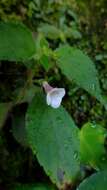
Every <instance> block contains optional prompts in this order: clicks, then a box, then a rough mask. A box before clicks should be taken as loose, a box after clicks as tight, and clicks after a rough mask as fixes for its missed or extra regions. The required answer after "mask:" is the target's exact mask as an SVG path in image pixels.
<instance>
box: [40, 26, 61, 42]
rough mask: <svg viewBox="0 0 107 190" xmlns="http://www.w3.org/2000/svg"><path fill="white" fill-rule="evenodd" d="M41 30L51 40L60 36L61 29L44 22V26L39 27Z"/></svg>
mask: <svg viewBox="0 0 107 190" xmlns="http://www.w3.org/2000/svg"><path fill="white" fill-rule="evenodd" d="M39 32H41V33H43V34H44V35H45V37H47V38H49V39H51V40H53V39H54V40H56V39H58V38H60V34H61V31H60V30H59V29H58V28H57V27H55V26H53V25H51V24H43V25H42V26H40V27H39Z"/></svg>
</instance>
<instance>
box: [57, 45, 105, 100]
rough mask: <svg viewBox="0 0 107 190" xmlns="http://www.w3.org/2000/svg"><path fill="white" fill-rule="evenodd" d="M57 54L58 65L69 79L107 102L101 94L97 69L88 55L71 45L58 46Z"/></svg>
mask: <svg viewBox="0 0 107 190" xmlns="http://www.w3.org/2000/svg"><path fill="white" fill-rule="evenodd" d="M56 55H57V65H58V66H59V68H60V69H61V70H62V72H63V74H65V75H66V77H67V78H68V79H69V80H71V81H72V80H74V81H75V82H76V83H77V84H78V85H79V86H80V87H81V88H83V89H85V90H86V91H88V92H89V93H90V94H91V95H93V96H95V97H96V98H97V99H98V100H99V101H100V102H102V103H105V100H104V99H103V97H102V95H101V89H100V85H99V81H98V74H97V70H96V68H95V65H94V63H93V62H92V60H91V59H90V58H89V57H88V56H87V55H85V54H84V53H83V52H82V51H81V50H79V49H76V48H74V47H70V46H69V45H65V46H62V47H60V48H58V49H57V50H56Z"/></svg>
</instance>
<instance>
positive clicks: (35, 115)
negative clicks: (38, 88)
mask: <svg viewBox="0 0 107 190" xmlns="http://www.w3.org/2000/svg"><path fill="white" fill-rule="evenodd" d="M26 130H27V135H28V141H29V144H30V146H31V148H32V151H33V153H34V154H36V156H37V159H38V161H39V163H40V164H41V165H42V166H43V168H44V170H45V172H46V173H47V175H48V176H49V177H50V178H51V180H52V181H53V183H56V185H57V186H58V187H62V186H65V185H66V184H69V183H73V181H74V179H75V178H76V176H77V174H78V172H79V162H80V161H79V138H78V128H77V127H76V126H75V124H74V122H73V120H72V118H71V117H70V116H69V114H68V113H67V112H66V110H65V109H64V108H63V107H60V108H58V109H53V108H51V107H50V106H47V105H46V102H45V100H44V96H43V95H42V93H40V92H38V94H36V96H35V98H34V99H33V101H32V103H31V104H30V105H29V108H28V111H27V115H26Z"/></svg>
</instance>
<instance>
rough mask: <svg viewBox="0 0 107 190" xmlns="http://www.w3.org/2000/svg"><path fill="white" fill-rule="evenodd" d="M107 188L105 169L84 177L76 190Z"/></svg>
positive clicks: (101, 189)
mask: <svg viewBox="0 0 107 190" xmlns="http://www.w3.org/2000/svg"><path fill="white" fill-rule="evenodd" d="M106 189H107V171H106V170H105V171H101V172H97V173H95V174H93V175H91V176H90V177H88V178H86V179H85V180H84V181H83V182H82V183H81V184H80V186H79V187H78V188H77V190H106Z"/></svg>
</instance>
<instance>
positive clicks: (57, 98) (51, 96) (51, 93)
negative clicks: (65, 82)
mask: <svg viewBox="0 0 107 190" xmlns="http://www.w3.org/2000/svg"><path fill="white" fill-rule="evenodd" d="M43 87H44V89H45V92H46V93H47V97H46V102H47V104H48V105H50V106H51V107H53V108H58V107H59V106H60V104H61V102H62V98H63V97H64V96H65V89H64V88H53V87H52V86H50V85H49V84H48V83H47V82H43Z"/></svg>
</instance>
